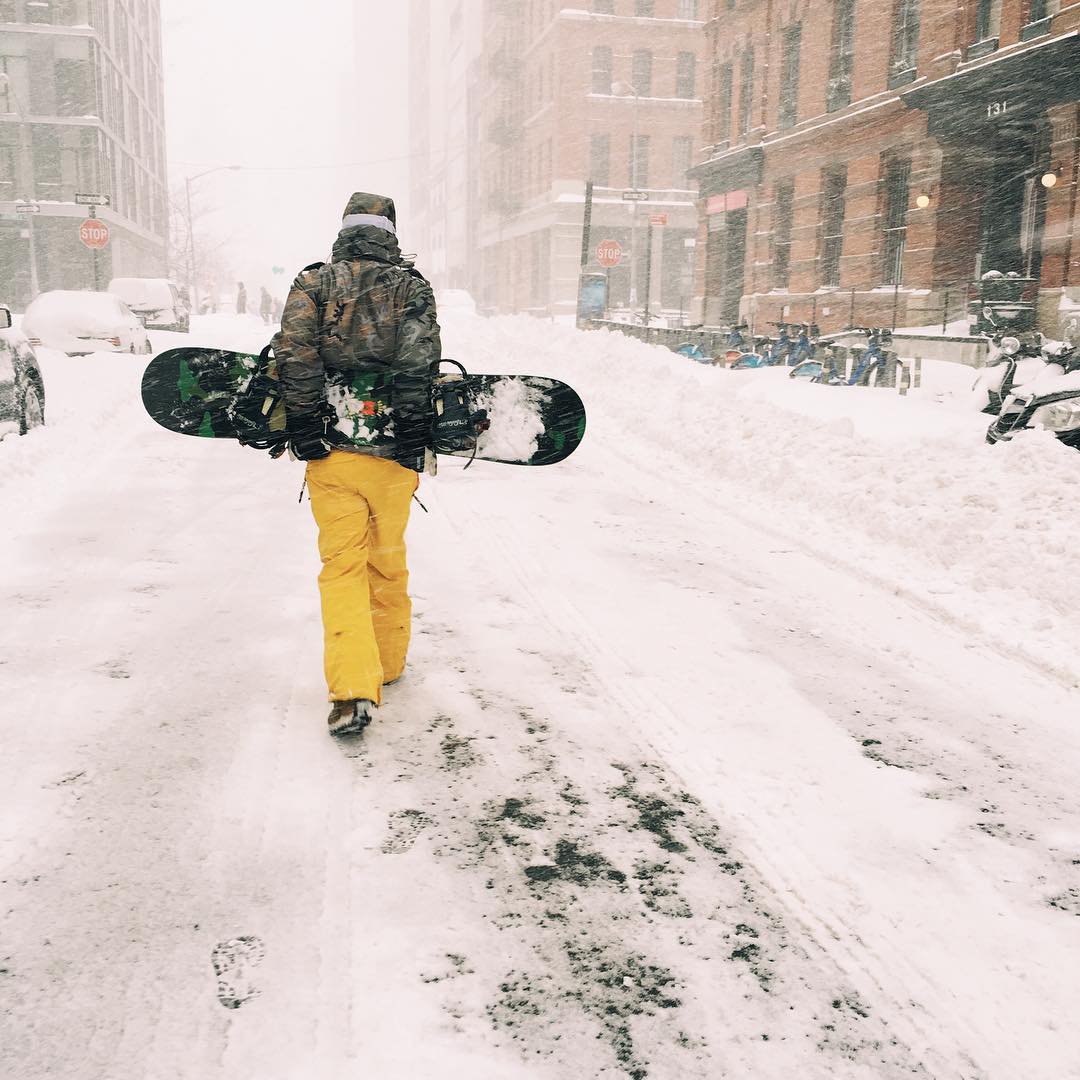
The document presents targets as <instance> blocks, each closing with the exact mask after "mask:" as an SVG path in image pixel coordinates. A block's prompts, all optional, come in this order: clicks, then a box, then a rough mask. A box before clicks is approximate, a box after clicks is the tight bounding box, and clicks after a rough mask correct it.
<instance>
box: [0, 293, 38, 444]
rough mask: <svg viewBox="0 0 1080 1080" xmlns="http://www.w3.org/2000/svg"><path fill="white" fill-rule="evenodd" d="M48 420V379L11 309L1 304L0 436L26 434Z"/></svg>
mask: <svg viewBox="0 0 1080 1080" xmlns="http://www.w3.org/2000/svg"><path fill="white" fill-rule="evenodd" d="M43 423H45V381H44V379H42V377H41V368H39V367H38V362H37V357H36V356H34V350H33V349H32V348H31V347H30V343H29V342H28V341H27V340H26V338H25V337H24V336H23V334H22V333H21V331H19V330H16V329H15V328H14V327H13V326H12V325H11V310H10V309H9V308H6V307H0V438H2V437H3V436H4V435H7V434H10V433H11V432H13V431H17V432H18V433H19V434H20V435H25V434H26V433H27V432H28V431H29V430H30V429H31V428H35V427H37V426H38V425H39V424H43Z"/></svg>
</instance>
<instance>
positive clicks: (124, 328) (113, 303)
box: [22, 290, 151, 356]
mask: <svg viewBox="0 0 1080 1080" xmlns="http://www.w3.org/2000/svg"><path fill="white" fill-rule="evenodd" d="M22 329H23V333H24V334H25V335H26V336H27V338H28V339H29V341H30V344H31V345H32V346H34V348H39V347H41V346H44V347H46V348H49V349H59V350H60V351H61V352H66V353H67V354H68V355H69V356H83V355H85V354H86V353H92V352H126V353H148V352H150V351H151V350H150V338H149V337H148V336H147V333H146V327H145V326H143V324H142V322H140V320H139V319H138V318H137V317H136V316H135V315H134V314H132V312H131V310H130V309H129V308H128V306H127V304H125V303H124V301H123V300H121V299H120V297H119V296H114V295H113V294H112V293H107V292H105V293H96V292H66V291H63V290H56V291H55V292H45V293H42V294H41V295H40V296H39V297H37V299H36V300H34V301H33V302H32V303H31V304H30V306H29V307H28V308H27V309H26V314H25V315H24V316H23V321H22Z"/></svg>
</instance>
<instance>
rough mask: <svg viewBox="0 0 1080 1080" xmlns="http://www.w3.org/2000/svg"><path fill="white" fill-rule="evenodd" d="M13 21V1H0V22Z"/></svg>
mask: <svg viewBox="0 0 1080 1080" xmlns="http://www.w3.org/2000/svg"><path fill="white" fill-rule="evenodd" d="M14 21H15V0H0V22H14Z"/></svg>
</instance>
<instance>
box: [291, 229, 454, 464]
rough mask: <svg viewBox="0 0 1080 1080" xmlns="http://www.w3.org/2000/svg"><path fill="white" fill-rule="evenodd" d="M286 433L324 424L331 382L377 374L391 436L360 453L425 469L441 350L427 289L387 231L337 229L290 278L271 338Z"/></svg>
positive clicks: (306, 431) (307, 431)
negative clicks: (323, 249) (316, 257)
mask: <svg viewBox="0 0 1080 1080" xmlns="http://www.w3.org/2000/svg"><path fill="white" fill-rule="evenodd" d="M272 344H273V348H274V355H275V356H276V358H277V364H278V373H279V378H280V380H281V389H282V397H283V398H284V402H285V412H286V417H287V421H288V429H289V431H290V432H292V433H296V434H312V433H316V432H319V433H321V431H322V430H323V424H324V417H325V415H326V412H327V405H326V391H327V385H328V380H331V381H332V380H333V379H334V378H335V377H337V378H341V377H344V379H346V380H348V379H351V378H352V377H353V376H356V375H358V374H373V375H376V376H383V377H384V378H385V382H386V383H387V384H388V385H389V394H390V409H391V415H392V417H393V427H392V435H391V436H389V437H387V438H386V439H381V440H380V441H379V442H378V443H376V444H373V445H370V446H349V447H348V449H352V450H356V451H359V452H361V453H370V454H375V455H377V456H379V457H390V458H394V459H395V460H397V461H400V462H401V463H402V464H406V465H408V466H409V467H410V468H416V467H417V458H419V459H421V460H420V467H421V468H422V458H423V455H424V448H425V447H426V446H428V445H429V444H430V441H431V424H432V416H431V380H432V365H433V363H434V362H435V361H437V360H438V359H439V358H440V356H441V352H442V345H441V342H440V338H439V324H438V321H437V318H436V311H435V298H434V296H433V294H432V291H431V286H430V285H429V284H428V282H427V281H426V280H425V279H424V277H423V276H422V275H421V274H420V272H419V271H418V270H416V269H415V268H414V267H413V266H412V264H411V263H408V262H406V261H405V260H404V259H403V258H402V256H401V252H400V250H399V249H398V245H397V240H396V239H395V237H394V236H393V234H391V233H388V232H385V231H383V230H382V229H378V228H374V227H372V226H370V225H360V226H355V227H352V228H347V229H343V230H342V231H341V233H340V234H339V235H338V238H337V240H336V242H335V243H334V250H333V256H332V259H331V261H330V262H329V263H326V264H324V265H323V266H321V267H318V268H315V269H311V270H305V271H303V272H301V273H300V274H299V275H298V277H297V278H296V280H295V281H294V282H293V286H292V289H291V290H290V292H289V298H288V300H287V301H286V303H285V310H284V312H283V314H282V317H281V330H280V332H279V333H277V334H276V335H275V336H274V339H273V342H272Z"/></svg>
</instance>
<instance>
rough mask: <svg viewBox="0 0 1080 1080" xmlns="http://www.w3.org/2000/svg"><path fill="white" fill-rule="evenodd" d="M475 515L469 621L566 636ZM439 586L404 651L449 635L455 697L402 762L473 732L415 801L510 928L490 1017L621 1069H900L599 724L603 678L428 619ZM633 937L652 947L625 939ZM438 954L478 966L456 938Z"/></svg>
mask: <svg viewBox="0 0 1080 1080" xmlns="http://www.w3.org/2000/svg"><path fill="white" fill-rule="evenodd" d="M440 512H441V508H440ZM443 517H444V518H445V519H446V521H447V524H446V525H445V526H443V527H442V531H443V532H445V533H446V536H444V537H442V538H441V542H442V543H446V542H448V538H449V536H450V535H456V536H459V537H460V538H464V536H465V533H464V532H462V531H460V530H461V523H460V522H455V521H454V520H453V515H451V514H444V515H443ZM484 531H485V536H486V538H487V539H488V540H489V541H492V542H494V543H495V544H496V545H497V548H498V551H499V555H500V557H499V558H498V559H492V558H491V551H490V547H489V548H488V549H487V550H486V551H485V555H484V558H483V560H482V563H481V560H479V559H478V558H476V557H470V556H469V555H468V554H467V553H466V551H465V550H462V551H461V553H460V555H459V558H458V562H457V564H456V574H455V580H459V581H460V582H461V583H462V584H461V586H460V587H461V588H462V589H463V590H470V591H471V592H472V594H473V595H474V596H475V595H476V592H475V581H476V580H477V570H479V569H481V568H482V573H483V574H484V575H485V576H486V578H487V579H488V580H487V585H486V590H485V591H486V593H487V596H486V597H485V598H483V599H482V600H481V602H480V604H479V607H478V608H474V609H471V610H470V619H469V625H470V626H472V627H484V626H487V627H490V628H491V630H492V631H493V632H494V633H495V634H499V633H500V624H501V623H502V622H508V623H510V624H511V625H513V624H515V621H516V619H517V618H518V617H519V616H520V612H521V611H523V610H528V611H529V613H530V615H532V616H533V617H534V618H535V616H536V615H537V614H539V615H540V620H541V622H540V625H539V626H538V627H537V629H536V632H535V635H534V636H541V637H542V638H543V641H544V642H546V643H547V646H548V648H549V649H550V647H551V646H552V645H555V644H556V643H560V644H562V645H563V646H564V647H565V642H566V639H567V637H569V638H570V640H571V642H573V641H575V640H576V637H575V635H574V634H569V635H568V634H567V631H566V624H565V623H563V622H559V621H557V620H555V619H552V618H551V617H550V616H549V614H548V612H547V611H546V610H545V605H544V603H543V602H542V601H541V599H540V598H539V597H536V596H534V595H533V593H532V591H531V590H530V589H529V582H528V575H527V574H523V573H522V572H521V571H520V569H519V568H518V567H517V566H516V565H515V561H514V559H513V557H508V558H507V559H506V560H505V561H504V559H503V558H502V556H504V555H509V553H508V551H504V550H503V547H502V541H501V538H498V537H497V536H496V534H498V533H499V528H498V527H497V526H496V525H494V524H493V523H492V522H491V521H490V520H487V521H486V522H485V525H484ZM426 542H431V541H426ZM435 542H436V543H438V541H435ZM461 547H462V548H463V549H467V547H468V545H467V544H464V545H461ZM518 550H522V549H521V548H520V547H519V548H518ZM508 568H509V572H508ZM446 584H447V583H446V582H442V583H441V584H440V597H439V607H438V608H437V609H436V608H435V607H434V605H432V604H428V603H426V602H425V604H424V606H423V610H422V612H418V622H419V624H420V625H421V626H422V627H424V632H423V633H422V634H420V635H418V645H419V643H420V642H421V641H425V644H424V645H423V646H422V647H421V648H420V649H419V650H418V646H417V645H414V653H417V655H418V656H419V657H420V666H421V667H423V666H424V660H425V659H426V658H427V657H428V656H430V663H431V664H432V666H433V667H437V665H438V662H439V660H438V657H439V654H440V653H444V652H445V651H448V650H452V651H453V655H454V657H455V660H456V663H457V667H458V669H459V673H458V677H457V678H456V679H455V678H452V677H451V678H447V677H446V676H440V677H439V690H440V693H441V695H442V696H444V697H445V698H447V699H449V700H450V701H455V700H456V701H457V702H459V703H460V705H459V708H460V712H459V711H458V709H455V708H454V707H450V706H447V705H446V704H443V705H442V706H441V713H442V715H436V716H435V717H434V718H432V721H431V724H430V728H429V732H428V740H427V743H426V745H427V750H426V755H427V760H426V764H423V765H421V766H419V768H421V770H424V771H429V772H431V773H432V774H434V775H436V776H437V775H438V772H439V771H442V772H446V767H445V766H446V762H445V754H444V749H443V748H444V747H445V744H446V740H447V737H448V736H453V739H454V740H455V744H460V743H461V742H463V741H467V740H472V741H474V742H475V743H477V744H478V745H479V746H480V747H481V748H482V750H483V756H482V757H481V758H479V759H478V761H477V763H476V764H475V765H473V766H471V767H470V768H469V769H467V770H465V775H464V776H462V775H460V774H458V773H455V772H454V771H452V770H451V772H450V774H449V778H448V781H447V783H448V791H449V798H448V799H447V800H446V801H445V802H444V801H441V800H440V801H431V800H430V799H429V801H428V802H426V803H423V804H422V805H419V806H418V807H417V809H418V810H419V811H420V812H422V813H424V815H425V816H427V817H429V818H430V819H431V820H432V821H433V823H434V824H433V826H432V829H431V830H430V831H429V833H427V834H425V835H426V837H427V838H426V840H425V841H423V842H424V843H425V844H426V845H427V846H428V848H429V849H430V851H431V852H432V853H433V854H434V855H435V857H436V858H437V859H447V858H451V859H454V860H456V862H457V865H458V866H460V867H461V868H462V869H465V870H471V871H474V872H477V871H479V872H480V873H481V874H485V875H487V891H488V893H489V894H490V895H491V904H492V907H493V910H494V911H495V915H494V920H495V926H496V927H497V929H498V932H499V934H500V935H503V937H502V938H501V939H500V940H501V941H503V942H505V940H506V938H509V939H510V940H511V941H512V943H513V944H512V946H510V947H507V946H506V945H505V944H503V945H502V946H501V951H504V952H511V954H512V955H513V956H514V957H515V958H516V963H515V964H514V965H513V966H512V967H510V968H509V970H505V969H504V970H502V971H501V972H500V971H499V969H498V967H495V968H492V967H491V965H490V961H488V962H487V963H484V965H483V967H482V969H481V970H482V971H484V973H485V974H486V975H487V977H488V981H489V982H490V979H491V978H492V977H497V978H498V979H499V982H498V986H499V987H500V989H499V991H498V993H497V994H496V995H495V997H494V1000H492V999H491V998H490V997H489V998H488V999H487V1000H485V1001H484V1002H483V1007H484V1010H485V1013H486V1015H487V1017H488V1018H489V1019H490V1021H491V1022H492V1023H493V1024H494V1025H495V1027H496V1031H497V1032H498V1033H500V1034H501V1036H502V1037H506V1036H507V1035H509V1036H510V1037H511V1038H512V1039H513V1040H514V1042H516V1043H518V1044H520V1045H522V1046H523V1048H524V1049H525V1050H526V1051H527V1052H529V1053H530V1054H532V1053H539V1054H540V1055H542V1056H544V1057H548V1056H550V1057H552V1059H553V1061H554V1063H555V1064H556V1065H558V1064H559V1063H562V1067H564V1068H565V1067H567V1065H566V1063H567V1062H570V1061H571V1060H573V1061H575V1062H576V1063H577V1067H578V1068H579V1069H584V1070H585V1071H586V1074H587V1075H589V1074H590V1073H589V1072H588V1069H590V1068H591V1069H595V1070H603V1069H604V1068H605V1067H606V1068H612V1067H614V1068H616V1069H617V1070H618V1071H619V1072H620V1073H622V1074H625V1075H630V1076H661V1077H662V1076H686V1077H690V1076H698V1075H701V1076H703V1077H704V1076H714V1075H716V1070H717V1069H719V1068H726V1067H733V1068H734V1067H742V1068H743V1069H745V1070H747V1071H746V1072H745V1074H746V1075H755V1076H763V1077H765V1076H770V1075H778V1076H779V1075H784V1068H788V1069H796V1068H798V1069H799V1070H800V1071H801V1072H802V1073H803V1075H808V1076H813V1075H820V1076H827V1075H830V1076H852V1077H856V1076H865V1075H868V1073H867V1072H866V1070H867V1068H869V1067H871V1065H870V1063H871V1062H873V1065H872V1067H873V1069H874V1070H875V1072H874V1075H878V1076H888V1075H897V1076H899V1075H911V1073H912V1070H913V1069H914V1070H915V1072H916V1073H917V1072H918V1066H917V1065H916V1064H915V1063H913V1062H912V1061H911V1059H910V1056H909V1054H908V1053H907V1052H906V1051H905V1049H904V1047H903V1046H902V1045H900V1044H899V1043H898V1042H897V1040H896V1038H895V1036H894V1035H893V1034H892V1033H891V1032H890V1031H889V1029H888V1026H887V1025H883V1024H882V1023H881V1022H880V1021H878V1020H877V1019H875V1018H874V1017H873V1016H871V1015H870V1013H869V1010H867V1009H866V1008H865V1007H864V1006H862V1004H861V1001H860V998H859V996H858V995H857V993H856V992H855V991H854V988H853V987H852V986H850V984H849V983H848V981H847V980H846V979H845V978H844V976H843V975H842V974H841V973H840V971H839V970H836V969H831V965H829V963H828V962H827V961H824V960H823V959H822V958H821V957H818V958H817V959H816V960H815V959H813V958H812V957H811V955H810V954H809V953H807V951H806V949H805V948H804V945H806V944H809V946H810V947H811V949H813V948H814V945H813V942H812V941H804V939H803V938H804V936H803V935H801V934H800V933H796V934H795V935H794V936H793V935H792V934H791V933H790V930H789V928H788V927H787V925H786V923H785V922H784V920H783V918H782V917H780V916H778V915H776V913H775V912H774V911H772V908H773V898H772V896H771V894H770V892H769V890H768V889H767V888H766V887H764V886H763V884H762V883H761V882H760V880H759V879H758V878H757V877H756V875H754V874H753V872H747V871H745V869H744V868H743V867H742V866H741V865H739V860H738V858H735V857H732V856H731V854H730V851H731V849H730V845H729V844H728V842H727V841H725V840H724V838H723V837H722V834H721V831H720V829H719V828H718V826H717V824H716V822H715V821H714V820H712V819H711V817H710V816H709V815H708V813H707V812H706V811H705V810H704V808H703V807H702V806H701V805H700V803H698V802H697V800H695V799H694V798H693V796H692V795H690V794H689V792H687V791H686V790H685V789H684V788H682V787H681V786H679V785H678V784H677V782H676V781H674V780H673V779H672V778H670V777H669V776H668V771H667V769H666V768H664V767H662V766H659V765H657V764H656V763H655V762H651V763H650V762H649V758H648V756H646V757H644V758H643V757H642V756H641V750H640V749H639V748H638V747H637V746H635V744H634V743H633V741H632V740H628V739H627V738H626V736H625V735H623V734H621V733H619V732H618V730H617V728H615V727H614V726H613V725H612V719H613V715H612V710H611V707H610V705H609V704H608V702H607V697H608V696H609V695H607V693H606V691H607V689H608V685H607V683H605V682H604V681H603V680H602V679H599V678H597V677H595V676H594V677H592V678H591V679H590V680H588V681H590V682H591V683H592V685H591V686H585V687H582V688H579V689H578V692H577V693H569V692H566V691H564V690H561V689H559V685H560V683H559V679H558V676H557V674H556V670H557V669H553V668H552V667H551V666H550V664H549V661H548V660H547V659H545V657H544V656H543V655H539V654H536V653H537V650H535V649H531V650H530V649H525V645H523V644H517V643H515V642H514V641H513V640H512V639H511V640H507V641H505V643H504V644H503V645H502V646H501V647H499V648H496V649H495V650H494V654H493V653H492V646H493V642H492V641H487V640H484V638H485V634H483V633H477V632H475V631H473V632H471V633H469V632H468V631H466V630H457V629H456V628H455V627H454V626H453V625H452V624H451V623H450V622H449V621H448V620H446V616H442V618H443V621H444V625H443V626H442V627H440V626H438V625H437V624H436V622H435V620H434V618H433V617H434V616H435V613H436V611H439V612H443V611H454V610H456V607H455V601H456V599H457V596H456V593H455V591H454V590H453V589H452V588H451V589H450V590H449V591H447V590H446V589H445V585H446ZM512 595H517V596H518V597H519V600H518V604H517V605H516V606H515V605H513V603H512V602H511V601H509V600H508V597H509V596H512ZM508 605H509V609H508ZM517 625H518V626H519V629H520V623H518V624H517ZM440 630H446V631H453V632H452V633H450V634H449V636H447V635H446V634H443V633H440ZM467 635H468V636H467ZM432 638H434V639H435V640H436V641H438V642H439V644H440V646H441V648H439V649H438V650H436V651H433V650H432V649H431V647H430V640H431V639H432ZM522 649H525V652H524V653H522V652H521V650H522ZM541 651H546V650H541ZM556 651H558V650H556ZM530 652H532V653H534V654H536V655H531V656H530V655H529V653H530ZM584 655H585V656H586V657H590V656H591V655H592V654H591V653H590V652H589V651H588V650H585V652H584ZM556 662H557V661H556ZM595 666H599V665H595ZM500 669H503V670H514V671H515V673H516V677H515V681H518V680H520V681H521V682H522V683H524V686H525V687H526V688H527V689H528V690H529V691H530V696H529V698H528V699H527V700H525V699H523V698H522V697H520V696H519V693H520V691H516V692H515V691H514V690H513V689H511V688H509V687H500V686H499V682H500V680H499V679H497V678H491V677H490V675H491V673H493V672H494V671H498V670H500ZM474 670H475V671H484V672H486V673H488V675H489V677H488V678H485V680H484V682H483V683H482V684H480V685H481V686H482V689H476V690H473V689H472V686H474V685H476V684H474V683H472V678H475V677H476V676H472V678H470V673H471V672H473V671H474ZM553 675H554V676H555V677H554V678H553ZM545 687H546V689H545ZM394 707H395V709H397V708H399V707H401V706H400V705H398V704H395V705H394ZM405 707H406V708H407V706H405ZM626 707H628V704H627V705H624V708H626ZM571 717H573V718H574V721H573V722H571ZM493 723H494V724H498V725H500V726H499V727H494V726H493ZM466 724H467V725H468V727H466V726H465V725H466ZM582 724H584V725H585V726H586V727H591V728H592V731H591V735H590V737H591V739H592V742H591V744H590V743H589V742H588V741H586V742H585V743H582V742H581V740H580V733H581V725H582ZM507 728H512V730H506V729H507ZM515 730H516V736H517V740H518V741H517V743H516V744H515V739H514V735H515ZM523 736H527V739H523ZM552 750H555V751H556V752H552ZM424 787H425V789H426V790H429V791H430V790H438V789H437V788H436V787H435V785H434V784H426V785H424ZM463 802H464V803H465V804H466V806H465V808H464V809H463V808H462V806H461V803H463ZM448 823H449V824H448ZM764 897H768V899H762V898H764ZM687 909H689V910H690V916H689V917H687V916H686V914H685V912H686V910H687ZM581 941H584V942H585V946H583V947H578V946H577V945H576V944H574V943H577V942H581ZM646 941H647V942H648V943H649V944H648V946H647V947H646V953H647V952H650V951H651V952H653V953H654V955H651V956H648V955H645V953H642V952H638V951H637V950H639V949H641V944H640V943H641V942H646ZM453 951H454V953H455V955H463V956H465V957H466V958H467V962H468V963H469V965H470V966H473V967H474V968H481V963H480V962H478V960H477V958H476V957H475V956H474V955H473V953H472V952H471V951H470V950H469V949H467V948H465V947H460V948H456V949H455V950H453ZM707 987H708V988H709V989H708V990H706V988H707ZM740 988H741V989H740ZM710 991H711V992H714V993H715V992H717V991H719V993H718V997H719V1000H721V1001H723V1003H724V1007H725V1008H730V1007H733V1006H732V1003H733V1002H738V1003H739V1004H737V1005H735V1006H734V1008H735V1009H736V1010H737V1011H738V1012H739V1013H740V1014H742V1015H740V1017H739V1020H740V1022H739V1023H738V1024H734V1025H732V1026H733V1027H734V1028H735V1030H731V1027H728V1026H727V1025H723V1024H722V1025H720V1026H719V1027H718V1025H717V1022H716V1018H715V1016H711V1015H710V1013H709V1010H708V1009H707V1008H706V1003H707V1002H708V1001H709V1000H710V997H711V996H712V994H711V993H710ZM635 994H636V995H638V996H637V997H635V996H634V995H635ZM620 995H625V996H620ZM676 1001H677V1002H678V1003H679V1004H678V1005H675V1004H674V1002H676ZM475 1007H476V1006H475V1002H474V1004H473V1008H474V1009H475ZM605 1018H606V1019H605ZM612 1018H614V1019H612ZM728 1019H730V1017H729V1018H728ZM838 1021H839V1023H838ZM837 1028H841V1029H843V1030H842V1033H841V1034H837V1033H836V1031H837ZM597 1030H598V1031H599V1033H600V1035H602V1036H603V1041H604V1042H605V1043H606V1045H607V1047H608V1053H609V1054H610V1055H611V1057H610V1058H609V1061H608V1063H607V1064H606V1065H605V1063H604V1062H603V1060H602V1059H600V1060H597V1059H596V1056H595V1052H593V1053H592V1054H589V1055H588V1056H587V1057H586V1058H585V1059H584V1062H586V1063H587V1064H583V1063H582V1060H581V1059H580V1054H581V1053H582V1052H583V1047H588V1046H589V1045H590V1043H591V1044H595V1037H594V1036H595V1035H596V1033H597ZM590 1032H591V1033H590ZM849 1056H850V1058H851V1059H853V1060H849ZM781 1062H784V1063H785V1065H781ZM774 1070H775V1071H774ZM593 1074H594V1075H600V1074H601V1073H600V1071H596V1072H595V1073H593Z"/></svg>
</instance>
